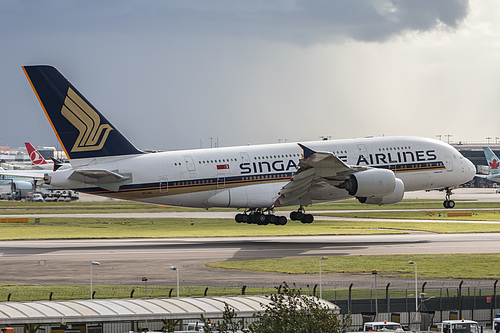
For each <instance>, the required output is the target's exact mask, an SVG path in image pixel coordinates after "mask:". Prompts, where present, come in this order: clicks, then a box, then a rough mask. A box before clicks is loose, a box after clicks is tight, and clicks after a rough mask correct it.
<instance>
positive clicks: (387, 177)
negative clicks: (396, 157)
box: [342, 169, 396, 198]
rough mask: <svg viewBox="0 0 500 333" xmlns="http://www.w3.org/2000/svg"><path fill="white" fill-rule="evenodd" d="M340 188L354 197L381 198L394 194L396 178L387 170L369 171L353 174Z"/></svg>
mask: <svg viewBox="0 0 500 333" xmlns="http://www.w3.org/2000/svg"><path fill="white" fill-rule="evenodd" d="M342 187H343V188H345V189H346V190H347V192H349V194H350V195H353V196H355V197H361V198H371V197H382V196H385V195H389V194H391V193H392V192H394V189H395V187H396V176H395V175H394V172H392V171H391V170H388V169H369V170H366V171H360V172H356V173H353V174H352V175H351V176H350V177H349V179H348V180H346V181H345V182H344V183H343V184H342Z"/></svg>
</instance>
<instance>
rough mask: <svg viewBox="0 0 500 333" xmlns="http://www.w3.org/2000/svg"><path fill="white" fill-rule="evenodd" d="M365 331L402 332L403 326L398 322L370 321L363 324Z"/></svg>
mask: <svg viewBox="0 0 500 333" xmlns="http://www.w3.org/2000/svg"><path fill="white" fill-rule="evenodd" d="M363 331H365V332H403V327H401V324H400V323H395V322H393V321H387V320H384V321H370V322H366V323H365V324H364V325H363Z"/></svg>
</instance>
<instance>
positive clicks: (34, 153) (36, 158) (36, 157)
mask: <svg viewBox="0 0 500 333" xmlns="http://www.w3.org/2000/svg"><path fill="white" fill-rule="evenodd" d="M24 145H25V146H26V149H27V150H28V155H29V156H30V160H31V164H32V165H44V164H48V163H47V161H46V160H45V159H44V158H43V156H42V155H41V154H40V153H39V152H38V150H36V148H35V147H33V145H32V144H31V143H29V142H25V143H24Z"/></svg>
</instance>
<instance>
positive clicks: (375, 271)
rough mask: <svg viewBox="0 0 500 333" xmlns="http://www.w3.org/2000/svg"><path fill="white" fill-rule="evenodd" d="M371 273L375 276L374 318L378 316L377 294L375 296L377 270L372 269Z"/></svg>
mask: <svg viewBox="0 0 500 333" xmlns="http://www.w3.org/2000/svg"><path fill="white" fill-rule="evenodd" d="M372 274H373V275H374V276H375V319H376V318H377V317H378V296H377V270H376V269H374V270H373V271H372Z"/></svg>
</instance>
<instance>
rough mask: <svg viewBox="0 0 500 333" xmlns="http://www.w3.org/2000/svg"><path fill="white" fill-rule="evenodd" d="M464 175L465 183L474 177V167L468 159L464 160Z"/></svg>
mask: <svg viewBox="0 0 500 333" xmlns="http://www.w3.org/2000/svg"><path fill="white" fill-rule="evenodd" d="M464 175H465V176H466V177H467V180H466V182H468V181H469V180H471V179H472V178H474V176H475V175H476V166H475V165H474V163H472V162H471V161H470V160H469V159H468V158H464Z"/></svg>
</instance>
